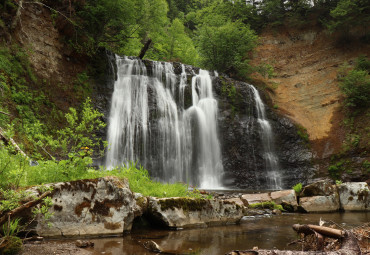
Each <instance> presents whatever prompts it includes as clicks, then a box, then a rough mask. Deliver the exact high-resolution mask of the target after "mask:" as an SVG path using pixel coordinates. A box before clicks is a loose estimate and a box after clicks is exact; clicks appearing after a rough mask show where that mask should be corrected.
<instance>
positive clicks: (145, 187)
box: [83, 164, 203, 198]
mask: <svg viewBox="0 0 370 255" xmlns="http://www.w3.org/2000/svg"><path fill="white" fill-rule="evenodd" d="M103 176H117V177H119V178H126V179H127V180H128V182H129V185H130V189H131V190H132V191H133V192H137V193H141V194H143V195H144V196H154V197H196V198H202V197H203V196H202V195H201V194H200V193H199V191H197V190H195V191H194V192H192V191H189V190H188V187H187V185H185V184H183V183H174V184H169V183H160V182H156V181H153V180H151V179H150V176H149V173H148V171H147V170H145V169H144V168H143V167H142V166H140V167H139V168H137V167H136V165H135V164H131V165H130V166H128V167H121V168H116V169H114V170H111V171H107V170H101V171H98V170H93V169H90V170H89V171H88V172H87V173H86V174H85V175H84V176H83V178H85V179H91V178H98V177H103Z"/></svg>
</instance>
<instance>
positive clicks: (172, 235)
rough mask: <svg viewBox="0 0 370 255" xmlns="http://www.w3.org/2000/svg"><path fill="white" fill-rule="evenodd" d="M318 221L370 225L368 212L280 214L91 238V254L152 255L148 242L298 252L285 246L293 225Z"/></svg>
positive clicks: (173, 247)
mask: <svg viewBox="0 0 370 255" xmlns="http://www.w3.org/2000/svg"><path fill="white" fill-rule="evenodd" d="M320 218H321V219H322V220H324V221H332V222H335V223H336V224H338V225H340V226H341V227H343V228H345V229H349V228H352V227H355V226H359V225H362V224H364V223H366V222H370V212H361V213H352V212H347V213H330V214H283V215H280V216H264V217H254V218H249V219H248V220H247V221H246V222H244V223H243V224H240V225H231V226H222V227H210V228H201V229H189V230H186V229H185V230H178V231H165V230H140V231H134V232H132V233H131V234H129V235H126V236H124V237H116V238H104V239H92V240H91V241H93V242H94V243H95V247H94V248H93V249H90V251H91V253H92V254H93V255H100V254H105V255H134V254H136V255H152V254H155V253H152V252H149V251H148V250H146V249H145V248H144V247H143V243H144V242H145V241H148V240H153V241H155V242H156V243H157V244H158V245H159V246H160V247H161V249H162V250H164V251H166V252H168V254H199V255H200V254H201V255H206V254H207V255H218V254H225V253H227V252H230V251H232V250H246V249H252V248H253V247H255V246H258V247H259V248H260V249H275V248H276V249H290V250H292V249H299V247H291V246H289V247H288V246H287V244H288V243H290V242H291V241H293V240H295V239H296V237H297V236H296V234H295V232H294V231H293V229H292V225H293V224H295V223H299V224H318V222H319V220H320Z"/></svg>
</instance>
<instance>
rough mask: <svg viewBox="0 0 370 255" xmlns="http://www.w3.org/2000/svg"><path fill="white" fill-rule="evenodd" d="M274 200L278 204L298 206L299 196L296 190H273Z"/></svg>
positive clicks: (272, 197)
mask: <svg viewBox="0 0 370 255" xmlns="http://www.w3.org/2000/svg"><path fill="white" fill-rule="evenodd" d="M270 196H271V199H272V201H274V202H275V203H276V204H282V203H285V204H290V205H292V206H297V205H298V204H297V196H296V194H295V191H294V190H292V189H291V190H281V191H275V192H271V194H270Z"/></svg>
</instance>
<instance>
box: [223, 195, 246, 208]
mask: <svg viewBox="0 0 370 255" xmlns="http://www.w3.org/2000/svg"><path fill="white" fill-rule="evenodd" d="M244 201H246V200H244ZM244 201H242V200H241V199H240V198H238V197H231V198H228V199H225V200H224V202H226V203H235V204H237V205H239V206H248V202H247V204H245V202H244Z"/></svg>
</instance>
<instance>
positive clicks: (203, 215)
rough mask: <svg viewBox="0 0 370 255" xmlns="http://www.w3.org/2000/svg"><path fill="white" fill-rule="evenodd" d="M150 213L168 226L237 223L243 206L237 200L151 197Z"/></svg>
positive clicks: (203, 225)
mask: <svg viewBox="0 0 370 255" xmlns="http://www.w3.org/2000/svg"><path fill="white" fill-rule="evenodd" d="M148 213H149V214H150V216H151V217H153V218H154V220H156V221H158V222H161V223H162V225H164V226H166V227H168V228H174V229H177V228H190V227H207V226H216V225H228V224H236V223H237V222H239V220H240V219H241V218H242V217H243V207H241V206H239V205H238V204H236V203H235V202H228V201H222V200H215V199H213V200H207V199H196V198H153V197H150V198H149V208H148Z"/></svg>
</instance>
